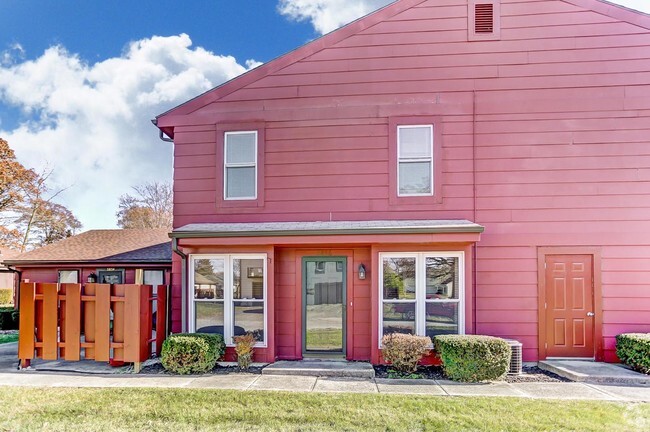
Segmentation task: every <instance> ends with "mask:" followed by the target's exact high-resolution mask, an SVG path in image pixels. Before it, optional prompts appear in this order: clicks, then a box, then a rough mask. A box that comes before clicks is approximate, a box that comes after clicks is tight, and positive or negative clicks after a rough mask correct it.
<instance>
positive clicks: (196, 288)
mask: <svg viewBox="0 0 650 432" xmlns="http://www.w3.org/2000/svg"><path fill="white" fill-rule="evenodd" d="M191 263H192V269H191V272H190V289H191V290H192V292H191V295H192V298H193V303H192V307H191V311H190V314H191V319H190V331H195V332H198V333H219V334H222V335H223V336H224V339H225V341H226V344H228V345H232V344H233V339H232V338H233V336H239V335H243V334H246V333H252V334H253V335H254V336H255V339H257V341H258V345H260V346H265V345H266V331H265V330H266V255H193V256H192V260H191Z"/></svg>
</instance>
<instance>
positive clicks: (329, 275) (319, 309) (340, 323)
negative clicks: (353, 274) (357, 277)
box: [302, 257, 347, 356]
mask: <svg viewBox="0 0 650 432" xmlns="http://www.w3.org/2000/svg"><path fill="white" fill-rule="evenodd" d="M346 261H347V259H346V258H338V257H336V258H335V257H306V258H303V261H302V275H303V277H302V299H303V300H302V303H303V315H302V316H303V320H302V322H303V340H302V342H303V344H302V346H303V354H307V355H309V354H340V355H342V356H343V355H345V298H346V284H345V281H346V267H347V265H346V264H347V263H346Z"/></svg>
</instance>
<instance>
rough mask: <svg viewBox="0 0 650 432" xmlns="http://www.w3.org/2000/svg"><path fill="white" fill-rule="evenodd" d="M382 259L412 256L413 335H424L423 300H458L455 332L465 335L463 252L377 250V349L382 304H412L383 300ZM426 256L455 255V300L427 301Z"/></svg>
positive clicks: (444, 256)
mask: <svg viewBox="0 0 650 432" xmlns="http://www.w3.org/2000/svg"><path fill="white" fill-rule="evenodd" d="M384 258H415V334H416V335H418V336H426V329H427V323H426V310H427V308H426V307H427V303H458V334H465V253H464V252H462V251H449V252H438V251H436V252H380V253H379V286H378V288H379V305H378V307H379V348H380V349H381V347H382V345H381V339H382V337H383V336H384V303H386V302H387V303H413V302H414V301H413V300H410V299H403V300H391V299H387V300H384ZM426 258H458V299H435V300H427V289H426V284H427V281H426V267H427V264H426Z"/></svg>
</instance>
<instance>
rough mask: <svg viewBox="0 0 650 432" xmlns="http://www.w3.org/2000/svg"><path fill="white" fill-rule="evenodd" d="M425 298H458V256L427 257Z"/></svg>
mask: <svg viewBox="0 0 650 432" xmlns="http://www.w3.org/2000/svg"><path fill="white" fill-rule="evenodd" d="M426 266H427V300H430V299H457V298H458V273H459V272H458V258H456V257H427V261H426Z"/></svg>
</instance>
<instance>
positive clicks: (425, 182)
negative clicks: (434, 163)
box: [399, 162, 431, 195]
mask: <svg viewBox="0 0 650 432" xmlns="http://www.w3.org/2000/svg"><path fill="white" fill-rule="evenodd" d="M399 193H400V195H408V194H427V193H431V162H400V164H399Z"/></svg>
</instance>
